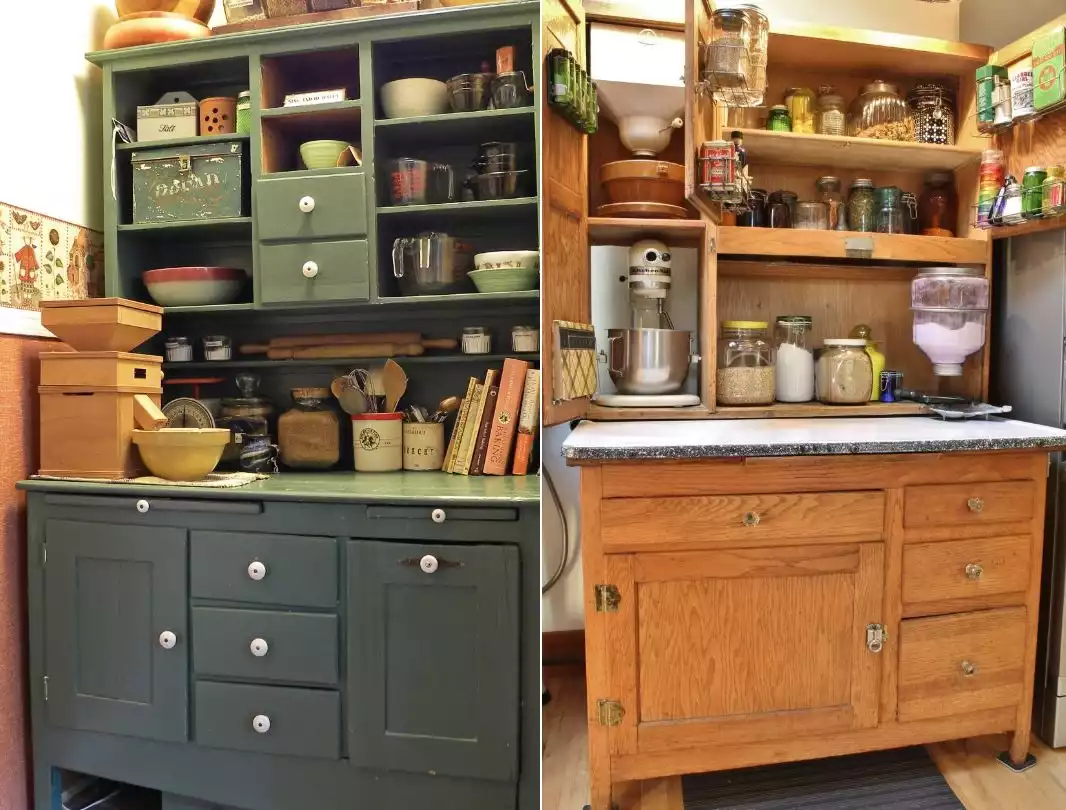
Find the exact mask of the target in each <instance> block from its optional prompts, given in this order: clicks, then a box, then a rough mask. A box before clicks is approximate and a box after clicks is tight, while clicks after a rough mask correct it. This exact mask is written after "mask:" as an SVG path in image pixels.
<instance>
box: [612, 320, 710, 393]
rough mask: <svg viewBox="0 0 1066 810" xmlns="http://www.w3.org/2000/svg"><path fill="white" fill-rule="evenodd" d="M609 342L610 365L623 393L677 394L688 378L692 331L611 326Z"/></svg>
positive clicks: (619, 391)
mask: <svg viewBox="0 0 1066 810" xmlns="http://www.w3.org/2000/svg"><path fill="white" fill-rule="evenodd" d="M607 343H608V349H607V356H608V363H607V367H608V369H609V371H610V374H611V381H612V382H614V385H615V388H617V389H618V393H620V394H642V395H645V396H649V395H650V396H659V395H663V394H676V393H677V392H678V391H680V390H681V388H682V387H683V386H684V385H685V380H687V379H688V372H689V368H690V367H691V365H692V355H691V352H690V351H689V349H690V346H691V344H692V333H691V332H685V331H683V330H680V329H609V330H607Z"/></svg>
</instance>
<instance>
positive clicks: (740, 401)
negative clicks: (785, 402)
mask: <svg viewBox="0 0 1066 810" xmlns="http://www.w3.org/2000/svg"><path fill="white" fill-rule="evenodd" d="M768 326H769V325H768V324H767V323H766V322H765V321H726V322H725V323H723V324H722V332H721V337H720V338H719V340H718V373H717V374H716V375H715V381H716V383H717V394H716V397H717V400H718V404H720V405H770V404H772V403H773V401H774V350H773V346H772V345H771V344H770V341H769V338H768V336H767V328H768Z"/></svg>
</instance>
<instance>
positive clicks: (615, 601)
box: [596, 585, 622, 613]
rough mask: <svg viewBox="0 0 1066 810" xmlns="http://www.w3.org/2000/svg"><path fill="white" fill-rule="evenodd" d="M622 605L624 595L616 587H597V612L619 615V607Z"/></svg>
mask: <svg viewBox="0 0 1066 810" xmlns="http://www.w3.org/2000/svg"><path fill="white" fill-rule="evenodd" d="M621 603H622V594H620V593H619V592H618V588H616V587H615V586H614V585H597V586H596V612H597V613H617V612H618V606H619V605H620V604H621Z"/></svg>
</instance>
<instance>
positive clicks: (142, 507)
mask: <svg viewBox="0 0 1066 810" xmlns="http://www.w3.org/2000/svg"><path fill="white" fill-rule="evenodd" d="M149 509H151V504H150V503H148V501H146V500H144V499H143V498H142V499H141V500H139V501H137V511H138V512H140V513H141V514H142V515H143V514H144V513H145V512H147V511H148V510H149Z"/></svg>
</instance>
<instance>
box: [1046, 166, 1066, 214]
mask: <svg viewBox="0 0 1066 810" xmlns="http://www.w3.org/2000/svg"><path fill="white" fill-rule="evenodd" d="M1043 198H1044V199H1043V206H1042V208H1043V212H1044V216H1045V217H1057V216H1061V215H1062V214H1064V213H1066V168H1064V167H1062V166H1048V168H1047V179H1045V180H1044V193H1043Z"/></svg>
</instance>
